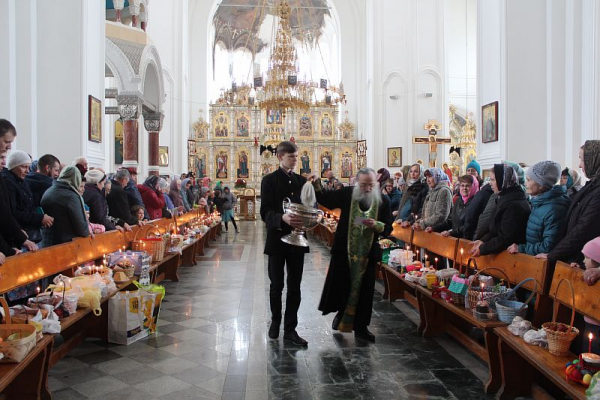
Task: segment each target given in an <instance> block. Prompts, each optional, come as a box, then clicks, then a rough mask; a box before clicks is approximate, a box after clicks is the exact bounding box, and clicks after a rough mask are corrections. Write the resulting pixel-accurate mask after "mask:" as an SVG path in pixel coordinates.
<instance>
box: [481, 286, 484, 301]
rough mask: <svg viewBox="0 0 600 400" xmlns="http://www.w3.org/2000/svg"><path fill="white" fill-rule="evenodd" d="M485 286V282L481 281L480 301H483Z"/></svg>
mask: <svg viewBox="0 0 600 400" xmlns="http://www.w3.org/2000/svg"><path fill="white" fill-rule="evenodd" d="M484 286H485V283H483V282H481V301H483V287H484Z"/></svg>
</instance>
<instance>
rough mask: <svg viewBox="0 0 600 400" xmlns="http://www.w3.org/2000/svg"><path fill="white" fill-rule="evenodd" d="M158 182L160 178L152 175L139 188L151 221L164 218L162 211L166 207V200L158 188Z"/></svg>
mask: <svg viewBox="0 0 600 400" xmlns="http://www.w3.org/2000/svg"><path fill="white" fill-rule="evenodd" d="M158 180H159V177H158V176H156V175H150V176H149V177H148V179H146V181H145V182H144V184H142V185H138V186H137V188H138V190H139V192H140V194H141V195H142V200H143V201H144V206H146V212H147V213H148V216H149V217H150V220H155V219H160V218H162V210H163V208H164V207H165V199H164V198H163V195H162V192H161V191H160V189H159V188H158Z"/></svg>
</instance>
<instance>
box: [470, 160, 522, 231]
mask: <svg viewBox="0 0 600 400" xmlns="http://www.w3.org/2000/svg"><path fill="white" fill-rule="evenodd" d="M501 164H506V165H508V166H509V167H511V168H512V169H513V170H514V171H515V174H516V175H517V182H518V184H519V185H520V186H521V189H523V192H524V193H525V190H526V189H525V171H524V170H523V168H521V166H520V165H519V164H517V163H516V162H512V161H502V162H501ZM491 189H492V186H491V185H486V186H484V187H483V188H482V189H481V190H480V191H479V192H480V193H481V194H482V195H483V196H481V197H480V195H479V194H478V195H476V196H475V199H474V202H475V203H477V204H473V208H474V213H475V214H476V219H475V220H476V221H478V222H477V228H476V229H475V234H474V236H473V240H479V239H481V238H482V237H483V236H485V235H487V233H488V232H489V231H490V226H491V221H492V217H493V215H494V212H495V211H496V206H497V204H498V201H497V200H498V193H494V191H493V190H491ZM488 191H491V193H489V195H487V198H488V200H487V202H486V203H485V204H482V200H483V199H484V198H485V197H486V194H487V193H485V192H488ZM469 217H470V216H469ZM466 239H470V238H466Z"/></svg>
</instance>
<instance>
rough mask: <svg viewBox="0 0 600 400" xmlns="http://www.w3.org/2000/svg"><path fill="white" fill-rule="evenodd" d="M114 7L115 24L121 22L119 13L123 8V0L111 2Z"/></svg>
mask: <svg viewBox="0 0 600 400" xmlns="http://www.w3.org/2000/svg"><path fill="white" fill-rule="evenodd" d="M113 4H114V6H115V13H116V14H117V22H121V12H122V11H123V8H124V7H125V0H113Z"/></svg>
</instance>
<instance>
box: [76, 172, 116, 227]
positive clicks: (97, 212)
mask: <svg viewBox="0 0 600 400" xmlns="http://www.w3.org/2000/svg"><path fill="white" fill-rule="evenodd" d="M83 201H84V202H85V204H86V205H87V206H88V207H89V208H90V222H91V223H94V224H100V225H104V228H106V230H107V231H112V230H115V225H114V224H113V222H112V221H111V220H110V219H109V218H108V202H107V201H106V197H104V194H103V193H102V191H101V190H100V189H98V186H97V185H96V184H90V183H88V184H86V185H85V191H84V192H83Z"/></svg>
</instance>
